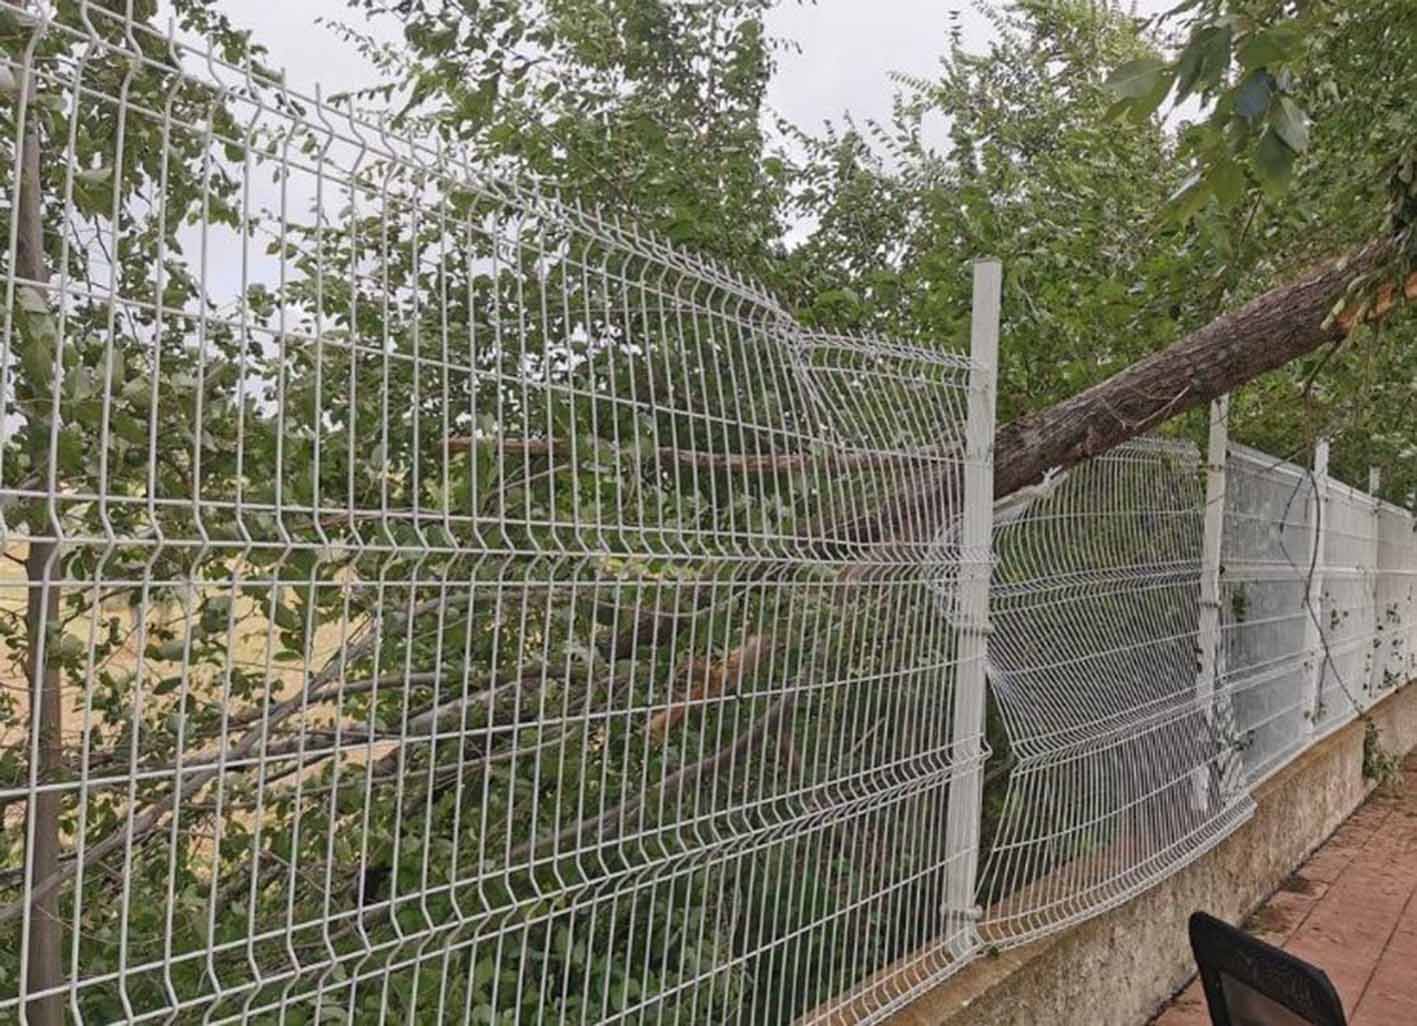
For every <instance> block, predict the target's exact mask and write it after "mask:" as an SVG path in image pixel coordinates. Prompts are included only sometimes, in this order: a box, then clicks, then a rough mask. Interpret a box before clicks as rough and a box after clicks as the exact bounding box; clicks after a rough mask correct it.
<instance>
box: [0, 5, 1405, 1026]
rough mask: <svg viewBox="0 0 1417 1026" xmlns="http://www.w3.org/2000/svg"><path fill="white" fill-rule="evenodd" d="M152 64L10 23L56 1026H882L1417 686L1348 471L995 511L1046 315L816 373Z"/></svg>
mask: <svg viewBox="0 0 1417 1026" xmlns="http://www.w3.org/2000/svg"><path fill="white" fill-rule="evenodd" d="M115 6H123V5H112V4H109V5H99V4H97V3H85V2H75V3H66V4H62V5H56V6H55V8H54V9H53V10H51V9H50V8H48V7H46V8H45V10H46V11H47V12H48V13H46V15H45V16H43V17H39V16H36V15H35V14H33V13H32V12H31V11H30V9H29V5H24V4H18V3H16V2H15V0H0V42H3V45H4V47H5V50H6V54H7V57H8V59H9V61H10V64H9V67H10V68H11V69H12V75H13V80H14V82H15V83H16V89H15V90H14V91H13V92H12V93H11V94H10V95H9V96H8V98H7V99H5V100H4V102H3V103H0V120H3V122H4V128H5V130H4V134H3V143H0V146H3V150H2V151H0V176H3V182H0V193H3V195H4V197H5V203H6V206H5V208H4V222H3V227H4V229H5V233H6V234H5V245H4V257H3V259H4V261H5V263H4V267H3V271H4V275H5V278H4V289H5V302H6V306H5V313H4V320H3V325H0V401H3V403H4V404H5V409H4V418H3V420H2V421H0V431H3V435H4V438H3V444H0V552H3V554H4V556H5V557H6V558H5V559H4V560H3V561H0V669H3V675H4V676H3V683H4V687H3V688H0V851H3V853H4V856H5V858H4V863H3V865H0V921H3V924H4V929H3V930H0V1016H6V1017H17V1018H19V1019H20V1021H21V1022H23V1023H26V1024H27V1026H59V1024H61V1023H69V1022H72V1023H76V1024H77V1023H83V1024H98V1023H112V1024H119V1023H122V1024H133V1023H158V1022H161V1023H179V1022H182V1023H185V1022H203V1023H208V1024H225V1023H261V1024H267V1023H270V1024H293V1026H300V1024H308V1026H318V1024H324V1023H347V1024H365V1023H369V1024H376V1023H378V1024H382V1023H391V1022H403V1023H425V1022H426V1023H433V1022H437V1023H445V1022H460V1023H467V1024H490V1023H495V1024H511V1023H528V1024H530V1023H547V1024H550V1023H557V1024H572V1023H580V1024H589V1023H617V1022H625V1023H646V1024H648V1023H655V1024H671V1023H672V1024H686V1026H687V1024H695V1023H715V1024H717V1023H722V1022H733V1023H744V1024H765V1026H767V1024H778V1023H787V1022H801V1023H825V1022H831V1023H862V1022H873V1021H879V1020H882V1019H884V1018H887V1017H888V1016H889V1015H890V1013H891V1012H892V1011H893V1010H894V1009H896V1008H898V1007H900V1006H901V1005H902V1004H904V1003H906V1002H908V1001H909V1000H910V999H911V998H912V997H913V996H915V995H916V994H918V993H920V992H921V991H923V990H924V989H927V988H928V987H930V986H932V985H933V984H934V983H936V982H938V981H939V980H941V979H943V978H944V977H946V976H948V975H949V974H950V973H952V972H954V971H956V970H958V969H959V968H960V967H961V966H963V965H966V964H968V962H969V961H970V960H971V959H972V958H974V957H976V956H977V955H978V954H980V953H981V952H983V951H985V950H987V949H988V948H990V947H991V946H995V945H1004V944H1014V943H1019V942H1022V941H1024V940H1028V939H1031V938H1034V937H1037V936H1041V935H1042V934H1045V933H1048V932H1051V931H1056V930H1060V929H1063V928H1066V927H1067V926H1069V925H1071V924H1073V923H1076V922H1078V921H1080V920H1081V919H1083V918H1085V917H1087V916H1091V915H1095V914H1097V913H1098V912H1099V911H1102V910H1104V909H1106V908H1109V907H1111V906H1113V905H1115V904H1117V903H1119V902H1122V901H1125V900H1126V899H1127V898H1129V897H1131V896H1132V895H1134V894H1136V893H1139V892H1140V891H1141V890H1143V889H1144V888H1146V887H1148V886H1150V885H1152V884H1154V883H1156V882H1157V881H1159V880H1161V879H1164V878H1165V877H1166V876H1167V875H1168V874H1170V873H1173V872H1175V871H1176V870H1177V869H1178V868H1180V867H1181V866H1183V865H1185V864H1186V863H1187V862H1188V861H1190V860H1192V859H1194V858H1196V857H1197V856H1199V855H1200V854H1202V853H1203V852H1205V851H1206V850H1208V849H1209V848H1211V847H1213V846H1214V845H1215V844H1217V843H1219V841H1220V840H1221V839H1223V838H1224V837H1225V836H1226V835H1227V834H1228V833H1229V831H1230V830H1232V829H1234V827H1235V826H1237V825H1238V824H1239V823H1240V822H1242V821H1243V819H1244V817H1245V816H1246V815H1248V814H1249V811H1250V808H1251V803H1250V798H1249V793H1248V792H1249V788H1250V787H1252V786H1253V784H1254V783H1255V782H1256V781H1258V780H1260V779H1262V778H1263V777H1264V776H1265V775H1266V774H1268V773H1270V772H1272V771H1273V770H1274V769H1275V768H1277V767H1278V766H1281V765H1283V764H1284V763H1285V762H1286V761H1287V760H1289V759H1291V758H1292V757H1293V756H1294V755H1295V754H1296V753H1297V752H1299V751H1301V750H1302V749H1303V748H1304V747H1305V746H1306V745H1308V744H1310V743H1312V741H1313V740H1314V739H1315V738H1317V737H1320V736H1322V735H1323V734H1324V733H1325V732H1327V731H1331V730H1333V729H1336V728H1337V727H1338V726H1340V725H1341V724H1343V723H1345V722H1347V721H1349V720H1351V719H1352V717H1353V716H1355V715H1359V714H1361V713H1362V711H1363V710H1365V709H1366V708H1367V707H1368V706H1369V705H1371V704H1372V703H1373V702H1374V701H1377V700H1378V699H1379V698H1381V697H1382V696H1383V695H1385V694H1387V693H1389V692H1391V691H1392V690H1393V689H1394V688H1396V687H1398V686H1401V685H1402V684H1405V683H1406V682H1407V680H1408V679H1410V678H1411V677H1412V676H1413V675H1414V672H1417V636H1415V635H1414V631H1417V544H1414V534H1413V518H1412V516H1411V515H1410V514H1409V513H1408V512H1406V511H1404V510H1401V509H1399V508H1397V507H1395V506H1391V505H1387V504H1384V503H1380V502H1378V501H1377V500H1375V499H1372V498H1371V497H1370V496H1368V495H1366V494H1364V493H1362V492H1358V491H1356V490H1353V489H1350V488H1348V487H1346V486H1343V485H1340V484H1338V483H1336V482H1333V481H1331V480H1330V479H1329V477H1328V475H1327V473H1326V468H1325V464H1324V458H1323V453H1324V452H1325V451H1326V450H1325V449H1322V448H1321V450H1320V452H1319V453H1316V456H1315V466H1314V467H1313V468H1311V469H1310V468H1300V467H1296V466H1293V465H1290V464H1286V463H1284V462H1283V461H1279V460H1275V459H1272V458H1271V457H1268V456H1266V455H1264V454H1263V453H1258V452H1255V451H1253V450H1246V449H1244V448H1242V447H1239V446H1230V445H1228V444H1227V441H1226V438H1225V429H1224V425H1225V421H1224V416H1223V411H1220V413H1219V415H1217V416H1216V418H1215V419H1214V420H1213V422H1212V438H1211V448H1210V452H1209V453H1208V455H1207V457H1206V458H1205V460H1202V459H1201V458H1200V456H1199V454H1198V453H1197V452H1196V450H1195V449H1194V448H1192V447H1190V446H1188V445H1185V444H1182V443H1178V442H1173V441H1164V440H1159V439H1142V440H1138V441H1134V442H1132V443H1129V444H1128V445H1126V446H1124V447H1122V448H1121V449H1118V450H1116V451H1115V452H1112V453H1109V454H1107V455H1104V456H1102V457H1100V458H1098V459H1095V460H1092V461H1090V462H1088V463H1086V464H1083V465H1081V466H1079V467H1077V468H1074V469H1073V470H1072V471H1071V472H1070V473H1069V474H1067V475H1065V476H1063V477H1061V478H1057V477H1050V478H1049V479H1047V481H1045V483H1044V484H1042V485H1041V486H1038V487H1036V488H1034V489H1030V490H1027V491H1026V492H1025V493H1024V494H1023V495H1021V496H1015V497H1012V498H1009V499H1006V500H1005V501H1004V502H1002V503H1000V504H999V505H998V506H994V505H993V502H992V479H991V475H992V464H991V458H992V456H991V445H990V442H991V439H992V436H993V416H994V393H993V373H994V371H993V368H994V366H995V352H994V346H995V344H996V342H997V325H998V287H999V274H998V267H997V265H995V264H981V265H978V266H977V267H976V269H975V274H976V279H975V285H976V294H975V306H974V310H973V339H972V350H971V354H970V355H968V356H966V355H963V354H953V353H949V352H945V351H940V350H937V349H934V348H929V347H925V346H920V345H908V344H903V343H898V342H893V341H891V340H886V339H879V338H868V337H846V336H840V335H832V334H825V333H820V332H815V331H809V330H806V329H804V328H802V327H801V326H800V325H798V324H797V323H796V322H795V321H794V320H793V318H792V317H791V316H790V315H789V314H788V312H787V311H786V310H785V309H784V308H783V307H782V306H781V305H780V304H778V303H777V302H776V300H774V298H773V297H772V296H771V295H770V294H768V293H767V291H765V290H764V289H762V288H761V287H759V286H757V285H755V284H754V283H752V282H751V281H746V280H743V279H741V278H740V277H738V276H736V275H734V274H732V273H730V272H728V271H726V270H724V269H722V268H720V267H718V266H716V265H714V264H713V263H711V262H709V261H705V260H701V259H697V258H695V257H693V256H691V255H688V254H686V253H683V252H681V251H679V250H677V249H676V248H674V247H673V246H670V245H668V244H667V243H665V242H663V241H661V240H659V239H657V238H655V237H654V236H652V235H650V234H649V233H646V232H641V231H639V230H637V229H636V228H634V227H633V226H630V225H627V224H623V223H621V222H619V221H617V220H615V219H607V218H604V217H601V216H599V215H597V214H595V213H593V212H590V211H587V210H585V209H582V208H581V207H580V206H578V205H577V204H576V203H575V202H574V201H570V200H565V199H562V198H561V197H559V196H558V194H557V192H556V190H555V189H553V188H552V187H550V186H549V185H547V184H545V183H538V182H534V181H527V182H520V183H519V182H512V181H506V180H503V179H500V178H498V177H496V176H495V175H490V174H487V173H484V171H483V169H479V168H476V167H474V166H471V162H470V161H469V160H468V159H466V158H465V157H464V156H463V155H462V154H460V153H459V152H458V151H457V150H455V149H454V148H452V147H450V146H443V145H439V144H436V143H428V142H419V141H417V140H414V139H410V138H408V137H406V136H405V135H404V134H401V133H400V132H398V131H395V130H393V129H392V128H390V126H389V125H388V123H387V122H384V121H381V120H379V119H378V118H376V117H370V116H366V115H361V114H360V113H359V112H358V111H356V110H355V109H353V108H352V107H351V106H350V105H348V104H344V103H342V104H332V103H328V102H326V101H324V100H323V99H322V98H321V97H320V96H319V95H318V94H317V95H315V96H302V95H297V94H296V93H294V92H293V91H291V90H289V89H288V88H287V87H286V86H285V84H284V83H283V82H282V81H281V80H279V79H277V78H272V77H269V76H266V75H264V74H263V73H262V72H261V71H260V70H259V69H256V68H254V67H251V66H247V65H239V66H236V65H232V64H229V63H227V62H225V61H223V60H222V58H221V55H220V53H219V52H218V50H217V48H215V46H214V45H213V44H211V43H208V42H195V43H185V42H182V41H180V40H177V39H175V38H173V37H172V36H171V35H169V34H168V33H166V32H163V31H157V30H154V29H153V28H152V27H151V26H150V25H149V24H148V23H147V22H146V21H144V20H143V19H140V18H136V17H133V16H131V14H119V13H115V10H114V7H115ZM129 10H130V12H131V8H129ZM1370 490H1372V489H1370ZM986 669H987V671H988V674H989V684H990V686H991V689H990V691H989V699H988V701H989V706H988V709H986V695H985V673H986ZM989 709H991V710H992V712H989V711H988V710H989ZM986 722H987V724H988V729H987V730H986Z"/></svg>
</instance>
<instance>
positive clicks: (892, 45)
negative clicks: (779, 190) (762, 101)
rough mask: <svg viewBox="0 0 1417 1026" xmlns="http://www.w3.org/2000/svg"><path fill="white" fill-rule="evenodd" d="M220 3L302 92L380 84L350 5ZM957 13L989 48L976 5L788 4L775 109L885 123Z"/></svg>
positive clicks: (800, 118) (1154, 5) (1164, 0)
mask: <svg viewBox="0 0 1417 1026" xmlns="http://www.w3.org/2000/svg"><path fill="white" fill-rule="evenodd" d="M219 6H222V7H224V8H226V10H227V11H228V12H229V13H230V14H231V15H232V16H233V18H234V19H235V20H236V21H237V22H238V23H239V24H242V25H244V26H246V27H248V28H251V29H253V30H255V33H256V38H257V39H258V40H259V41H260V42H262V43H264V44H265V45H266V46H267V47H268V48H269V49H270V51H271V55H272V59H273V62H274V63H275V64H276V65H283V66H284V67H285V68H286V71H287V74H288V75H289V77H290V80H291V84H292V85H293V86H295V87H296V88H298V89H300V90H301V91H305V90H307V89H308V88H310V87H312V86H313V85H314V83H315V82H316V81H317V80H318V81H320V82H321V83H322V84H323V85H324V86H325V88H326V90H327V92H329V91H340V90H344V89H348V88H351V87H353V86H357V85H360V84H364V83H366V82H368V81H370V79H371V78H372V72H371V70H370V69H369V68H368V66H367V65H365V64H364V62H363V61H362V60H361V59H360V58H359V57H358V56H357V55H356V54H354V53H352V52H351V51H350V49H349V48H348V47H347V46H345V45H344V44H343V43H342V42H340V41H339V40H338V39H337V38H336V37H335V36H334V35H333V34H332V33H331V32H330V31H329V30H328V29H325V28H322V27H320V26H318V25H317V24H316V19H317V18H320V17H322V16H323V17H325V18H333V19H337V20H346V21H348V20H350V19H351V18H352V16H353V12H351V11H350V9H349V7H348V6H347V5H346V2H345V0H221V2H220V5H219ZM1174 6H1175V0H1137V9H1138V11H1139V12H1140V13H1144V14H1150V13H1155V12H1157V11H1160V10H1164V9H1166V8H1168V7H1174ZM955 7H959V8H962V9H963V13H962V15H961V25H962V26H963V28H964V32H965V38H966V41H967V42H968V43H970V44H974V45H978V44H981V43H982V42H984V41H985V40H986V39H987V38H988V28H989V27H988V24H987V23H986V22H985V21H984V19H983V18H981V17H980V16H979V15H978V14H977V13H976V12H975V11H974V10H973V9H972V8H971V7H970V4H969V2H968V0H818V2H817V3H815V4H807V3H799V2H797V0H784V2H783V3H782V4H781V5H780V6H779V7H778V8H777V9H776V10H775V11H773V13H772V14H771V16H770V19H769V21H770V29H771V31H772V33H773V34H774V35H775V36H779V37H786V38H789V39H793V40H796V41H797V42H798V43H799V44H800V45H801V47H802V52H801V53H788V54H784V55H783V60H782V67H781V70H780V71H779V73H778V76H777V78H776V80H775V81H774V83H773V86H772V91H771V96H770V101H771V103H772V105H773V107H775V108H776V109H777V110H778V111H780V112H781V113H782V114H784V115H786V116H787V117H788V118H789V119H790V120H791V121H793V122H795V123H796V124H798V125H801V126H802V127H804V128H807V129H809V130H810V129H815V128H817V127H819V126H820V125H821V123H822V122H823V121H824V120H827V119H833V120H834V119H838V118H840V116H841V115H842V114H843V113H844V112H846V111H848V110H849V111H851V112H852V113H853V114H855V115H856V116H857V117H858V118H863V119H864V118H885V117H886V116H887V115H889V113H890V105H891V96H892V93H893V86H892V84H891V81H890V79H889V77H888V73H889V72H892V71H903V72H908V73H911V74H916V75H930V74H932V73H933V72H934V71H935V69H936V68H937V66H938V62H939V57H940V54H941V53H943V52H944V50H945V46H946V38H947V36H946V32H947V29H948V24H949V21H948V12H949V11H950V9H951V8H955ZM374 28H375V29H376V30H380V31H381V32H382V34H383V35H384V36H385V37H386V38H387V37H388V36H389V34H390V33H392V32H393V31H394V27H393V26H392V25H391V24H388V23H383V24H382V26H381V25H380V24H379V23H376V25H375V26H374Z"/></svg>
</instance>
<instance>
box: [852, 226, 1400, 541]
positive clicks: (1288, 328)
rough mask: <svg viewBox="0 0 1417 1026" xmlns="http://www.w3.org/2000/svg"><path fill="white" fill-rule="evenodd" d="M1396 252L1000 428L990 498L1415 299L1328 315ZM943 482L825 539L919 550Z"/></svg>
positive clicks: (1323, 279) (1336, 272) (1190, 338)
mask: <svg viewBox="0 0 1417 1026" xmlns="http://www.w3.org/2000/svg"><path fill="white" fill-rule="evenodd" d="M1395 253H1396V243H1395V242H1393V241H1390V240H1380V241H1377V242H1373V243H1370V244H1368V245H1366V246H1364V247H1362V248H1361V249H1358V250H1356V251H1354V252H1353V253H1350V254H1348V255H1347V256H1346V257H1343V258H1341V259H1336V260H1333V261H1330V262H1328V263H1326V264H1323V265H1321V266H1319V267H1318V268H1316V269H1315V270H1313V271H1310V272H1309V273H1308V274H1305V275H1303V276H1302V277H1300V278H1298V279H1296V280H1295V281H1293V282H1290V283H1289V284H1287V285H1281V286H1279V287H1277V288H1274V289H1271V290H1270V291H1268V292H1266V293H1264V294H1263V295H1261V296H1258V297H1256V298H1255V299H1253V300H1251V301H1250V302H1249V303H1247V304H1246V305H1245V306H1243V307H1241V308H1240V309H1238V310H1235V311H1233V312H1231V313H1227V314H1224V315H1222V316H1221V317H1218V318H1216V319H1215V320H1213V321H1211V322H1210V323H1209V324H1207V325H1206V326H1205V327H1203V328H1200V329H1198V330H1196V331H1194V332H1192V333H1191V334H1189V335H1187V336H1185V337H1184V338H1182V339H1180V340H1179V341H1177V342H1176V343H1174V344H1173V345H1171V346H1168V347H1167V348H1166V349H1163V350H1161V351H1160V352H1158V353H1154V354H1152V355H1151V356H1148V357H1146V358H1145V359H1142V360H1139V361H1138V362H1136V363H1134V364H1132V365H1131V366H1130V367H1128V368H1126V369H1125V370H1123V371H1120V372H1118V373H1117V374H1114V375H1113V376H1112V377H1110V378H1108V379H1107V380H1106V381H1103V382H1100V383H1098V384H1096V385H1093V386H1092V387H1091V388H1089V389H1087V390H1086V391H1084V392H1080V393H1079V394H1077V395H1075V396H1073V397H1072V398H1071V399H1065V400H1063V401H1062V402H1060V403H1057V404H1056V405H1054V406H1050V407H1048V408H1047V409H1045V410H1039V411H1038V412H1036V413H1031V414H1028V415H1027V416H1024V417H1020V418H1018V419H1017V420H1013V421H1010V422H1009V423H1007V424H1004V425H1003V426H1002V427H1000V428H999V430H998V432H997V433H996V434H995V436H994V496H995V498H996V499H1001V498H1004V497H1005V496H1008V495H1012V494H1013V493H1014V492H1016V491H1018V490H1019V489H1021V488H1024V487H1027V486H1028V485H1031V484H1034V483H1036V482H1038V481H1040V480H1042V479H1043V477H1044V475H1046V474H1047V473H1048V472H1049V471H1050V470H1066V469H1067V468H1069V467H1072V466H1074V465H1076V464H1078V463H1081V462H1083V461H1084V460H1088V459H1091V458H1092V457H1094V456H1099V455H1101V454H1102V453H1104V452H1107V451H1108V450H1109V449H1112V448H1115V447H1116V446H1118V445H1121V444H1122V443H1123V442H1125V441H1127V440H1129V439H1131V438H1135V437H1137V436H1138V435H1141V434H1144V433H1145V432H1147V431H1149V430H1151V429H1152V428H1154V427H1156V426H1157V425H1158V424H1161V423H1162V422H1163V421H1166V420H1169V419H1170V418H1172V417H1175V416H1177V415H1178V414H1181V413H1184V412H1185V411H1187V410H1190V409H1193V408H1195V407H1197V406H1202V405H1204V404H1206V403H1209V402H1210V401H1211V400H1212V399H1217V398H1219V397H1220V396H1222V395H1225V394H1226V393H1228V392H1232V391H1234V390H1235V389H1236V388H1238V387H1240V386H1241V385H1243V384H1245V383H1246V382H1249V381H1252V380H1254V379H1255V378H1257V377H1259V376H1261V375H1262V374H1265V373H1267V372H1268V371H1272V370H1276V369H1278V368H1280V367H1282V366H1284V365H1285V364H1286V363H1289V362H1290V361H1292V360H1295V359H1297V358H1299V357H1301V356H1304V355H1305V354H1307V353H1311V352H1313V351H1314V350H1316V349H1318V348H1320V347H1321V346H1324V345H1326V344H1330V343H1337V342H1340V341H1342V340H1343V339H1344V338H1345V337H1347V335H1348V334H1349V332H1351V331H1352V330H1353V328H1354V327H1355V326H1356V325H1357V324H1358V323H1359V322H1360V321H1371V320H1376V319H1379V318H1381V317H1385V316H1386V315H1387V314H1388V313H1390V312H1391V311H1392V309H1393V308H1394V307H1395V306H1396V305H1397V304H1398V303H1399V302H1400V301H1401V298H1406V299H1414V298H1417V273H1414V274H1413V275H1411V276H1410V277H1409V278H1408V279H1407V280H1406V283H1405V285H1404V288H1403V293H1404V296H1403V297H1401V298H1400V297H1399V296H1398V295H1397V291H1398V290H1397V289H1396V288H1394V287H1393V286H1391V285H1389V286H1386V287H1385V288H1383V289H1381V290H1379V292H1378V294H1377V296H1376V298H1375V299H1374V300H1373V301H1372V302H1370V303H1368V304H1363V305H1357V306H1354V307H1352V308H1350V309H1347V310H1344V311H1343V313H1342V314H1341V315H1338V316H1335V315H1334V311H1335V307H1336V305H1337V304H1338V303H1339V301H1340V300H1342V299H1343V298H1344V297H1345V296H1346V295H1347V294H1348V290H1349V286H1350V284H1352V283H1353V282H1355V281H1357V280H1358V279H1359V278H1360V277H1362V276H1364V275H1369V274H1372V273H1373V272H1375V271H1377V270H1379V269H1381V268H1382V267H1383V265H1384V264H1385V263H1387V262H1388V261H1390V260H1391V258H1392V257H1393V256H1394V254H1395ZM950 485H951V483H950V482H943V481H930V482H927V483H925V484H924V485H923V486H922V487H920V488H917V489H914V490H912V491H910V492H907V493H903V494H898V495H896V496H894V497H892V498H891V499H889V500H887V501H886V502H885V503H883V504H882V505H881V506H880V507H878V508H877V509H876V510H875V511H874V512H873V513H870V514H868V515H866V516H863V517H861V518H859V519H856V520H854V521H852V522H850V523H847V524H839V525H837V526H836V527H835V528H834V529H833V531H832V533H833V534H834V535H835V536H836V537H838V538H841V539H842V540H846V541H850V542H854V543H858V544H866V545H877V544H893V543H902V542H919V541H924V540H927V539H928V538H930V537H931V536H933V535H934V534H935V533H936V532H937V531H938V530H939V528H940V526H941V523H940V517H941V511H942V510H948V508H949V503H948V499H947V496H948V494H949V489H950Z"/></svg>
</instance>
